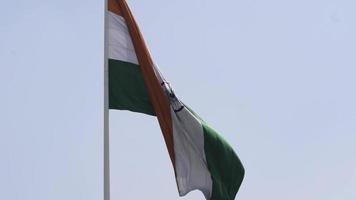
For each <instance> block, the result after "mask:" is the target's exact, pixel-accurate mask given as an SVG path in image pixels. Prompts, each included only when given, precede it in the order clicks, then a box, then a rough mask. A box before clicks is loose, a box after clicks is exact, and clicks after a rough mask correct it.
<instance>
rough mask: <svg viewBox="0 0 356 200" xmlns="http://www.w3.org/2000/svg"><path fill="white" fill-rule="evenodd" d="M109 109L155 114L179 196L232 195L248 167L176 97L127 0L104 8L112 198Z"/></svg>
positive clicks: (229, 198) (112, 0) (222, 198)
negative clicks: (197, 192)
mask: <svg viewBox="0 0 356 200" xmlns="http://www.w3.org/2000/svg"><path fill="white" fill-rule="evenodd" d="M109 109H116V110H129V111H133V112H138V113H143V114H147V115H152V116H156V117H157V119H158V122H159V125H160V127H161V130H162V134H163V138H164V140H165V143H166V146H167V149H168V153H169V157H170V159H171V162H172V165H173V169H174V176H175V180H176V183H177V187H178V192H179V195H180V196H184V195H186V194H187V193H188V192H190V191H192V190H196V189H198V190H200V191H201V192H202V193H203V194H204V196H205V198H206V200H233V199H234V198H235V195H236V193H237V191H238V190H239V188H240V185H241V182H242V180H243V177H244V174H245V171H244V168H243V166H242V164H241V162H240V160H239V158H238V157H237V155H236V153H235V152H234V150H233V149H232V147H231V146H230V145H229V144H228V143H227V142H226V141H225V140H224V139H223V138H222V137H221V136H220V135H219V134H218V133H217V132H216V131H215V130H214V129H213V128H211V127H210V126H209V125H208V124H207V123H206V122H205V121H203V120H202V119H201V118H200V117H199V116H198V115H197V114H196V113H194V112H193V111H192V109H191V108H189V107H188V106H187V105H186V104H184V103H183V102H182V101H180V100H179V98H177V96H176V95H175V93H174V91H173V90H172V88H171V86H170V84H169V83H168V82H167V81H166V79H164V77H163V76H162V74H161V73H160V71H159V69H158V68H157V66H156V65H155V63H154V62H153V60H152V57H151V55H150V53H149V51H148V48H147V46H146V44H145V41H144V39H143V36H142V34H141V32H140V30H139V27H138V25H137V23H136V21H135V19H134V16H133V15H132V13H131V11H130V9H129V7H128V4H127V2H126V1H125V0H107V2H106V12H105V109H104V110H105V111H104V115H105V116H104V121H105V122H104V200H109V199H110V168H109V165H110V163H109V158H110V156H109V128H108V120H109V116H108V115H109Z"/></svg>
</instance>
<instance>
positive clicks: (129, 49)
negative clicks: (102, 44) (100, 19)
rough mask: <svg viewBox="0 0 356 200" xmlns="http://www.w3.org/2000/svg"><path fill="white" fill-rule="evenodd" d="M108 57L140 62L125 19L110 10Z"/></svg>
mask: <svg viewBox="0 0 356 200" xmlns="http://www.w3.org/2000/svg"><path fill="white" fill-rule="evenodd" d="M108 29H109V30H108V35H109V36H108V40H107V44H106V45H108V47H109V49H108V54H109V55H108V57H109V58H110V59H115V60H121V61H125V62H130V63H133V64H138V61H137V56H136V53H135V49H134V46H133V44H132V39H131V37H130V34H129V31H128V28H127V25H126V22H125V19H124V18H123V17H121V16H119V15H116V14H115V13H113V12H110V11H109V12H108Z"/></svg>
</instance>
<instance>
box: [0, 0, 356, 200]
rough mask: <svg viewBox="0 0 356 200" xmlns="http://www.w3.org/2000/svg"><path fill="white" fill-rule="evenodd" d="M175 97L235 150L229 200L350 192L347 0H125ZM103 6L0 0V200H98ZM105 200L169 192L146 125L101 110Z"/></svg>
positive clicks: (171, 187) (352, 114)
mask: <svg viewBox="0 0 356 200" xmlns="http://www.w3.org/2000/svg"><path fill="white" fill-rule="evenodd" d="M128 2H129V4H130V5H131V8H132V11H133V13H134V15H135V16H136V18H137V20H138V22H139V24H140V26H141V30H142V32H143V34H144V36H145V38H146V41H147V43H148V45H149V47H150V50H151V53H152V55H153V57H154V60H155V61H156V63H157V64H158V65H159V67H160V69H161V70H162V72H163V73H164V75H165V77H166V79H167V80H169V81H170V82H171V85H172V86H173V87H174V89H175V91H176V94H177V96H179V97H180V98H181V99H182V100H183V101H184V102H185V103H186V104H188V105H190V106H191V107H192V108H193V109H194V110H195V111H196V112H197V113H199V114H200V115H201V116H202V117H203V118H204V119H205V120H206V121H207V122H208V123H209V124H210V125H212V126H213V127H215V128H216V129H217V130H219V132H220V133H221V134H222V135H223V137H225V139H226V140H227V141H229V143H230V144H231V145H232V146H233V148H234V149H235V150H236V152H237V153H238V155H239V156H240V158H241V160H242V162H243V164H244V166H245V168H246V177H245V180H244V182H243V184H242V186H241V189H240V191H239V193H238V195H237V198H236V199H238V200H256V199H274V200H284V199H288V200H301V199H303V200H354V199H355V198H356V123H355V122H356V105H355V102H356V92H355V86H356V78H355V76H356V12H355V10H356V1H354V0H292V1H285V0H269V1H265V0H248V1H247V0H220V1H209V0H170V1H167V0H150V1H142V0H140V1H139V0H128ZM103 16H104V3H103V1H95V0H87V1H85V2H84V1H72V0H62V1H42V0H12V1H3V2H2V3H1V6H0V199H4V200H5V199H6V200H63V199H65V200H81V199H83V200H99V199H102V197H103V195H102V193H103V190H102V185H103V181H102V169H103V166H102V159H103V156H102V155H103V145H102V144H103V63H104V61H103V48H104V47H103V41H104V38H103V36H104V30H103V27H104V22H103V19H104V17H103ZM110 115H111V116H110V131H111V161H112V165H111V167H112V200H118V199H125V200H131V199H133V200H136V199H140V200H167V199H169V200H173V199H174V200H179V199H180V200H202V199H203V195H202V194H201V193H200V192H196V191H195V192H192V193H190V194H188V195H187V196H186V197H182V198H179V197H178V192H177V189H176V185H175V180H174V174H173V168H172V166H171V163H170V160H169V156H168V153H167V150H166V147H165V144H164V140H163V137H162V134H161V132H160V130H159V127H158V123H157V120H156V119H155V118H153V117H150V116H145V115H142V114H135V113H130V112H126V111H111V112H110Z"/></svg>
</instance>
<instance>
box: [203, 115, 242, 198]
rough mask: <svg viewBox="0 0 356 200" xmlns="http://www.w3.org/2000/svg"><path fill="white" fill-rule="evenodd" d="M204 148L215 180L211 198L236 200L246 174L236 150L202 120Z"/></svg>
mask: <svg viewBox="0 0 356 200" xmlns="http://www.w3.org/2000/svg"><path fill="white" fill-rule="evenodd" d="M202 124H203V130H204V150H205V156H206V160H207V162H208V168H209V171H210V174H211V178H212V180H213V188H212V196H211V199H210V200H234V199H235V196H236V193H237V191H238V190H239V188H240V185H241V183H242V180H243V178H244V175H245V170H244V167H243V166H242V163H241V161H240V159H239V158H238V157H237V155H236V153H235V152H234V150H233V149H232V148H231V147H230V145H229V144H228V143H227V142H225V140H224V139H223V138H222V137H221V136H219V134H218V133H217V132H216V131H215V130H214V129H212V128H210V127H209V126H208V125H207V124H206V123H205V122H203V121H202Z"/></svg>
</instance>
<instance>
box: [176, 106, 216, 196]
mask: <svg viewBox="0 0 356 200" xmlns="http://www.w3.org/2000/svg"><path fill="white" fill-rule="evenodd" d="M171 115H172V123H173V140H174V153H175V167H176V168H175V169H176V176H177V184H178V190H179V195H180V196H184V195H186V194H187V193H188V192H189V191H192V190H195V189H199V190H200V191H202V192H203V194H204V196H205V198H206V199H210V197H211V193H212V185H213V184H212V180H211V175H210V172H209V169H208V166H207V162H206V157H205V151H204V132H203V127H202V125H201V123H200V121H199V120H198V119H197V118H196V117H195V116H193V114H192V113H190V111H189V110H187V109H186V108H183V110H181V111H179V112H177V113H176V112H174V111H173V110H172V111H171Z"/></svg>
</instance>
